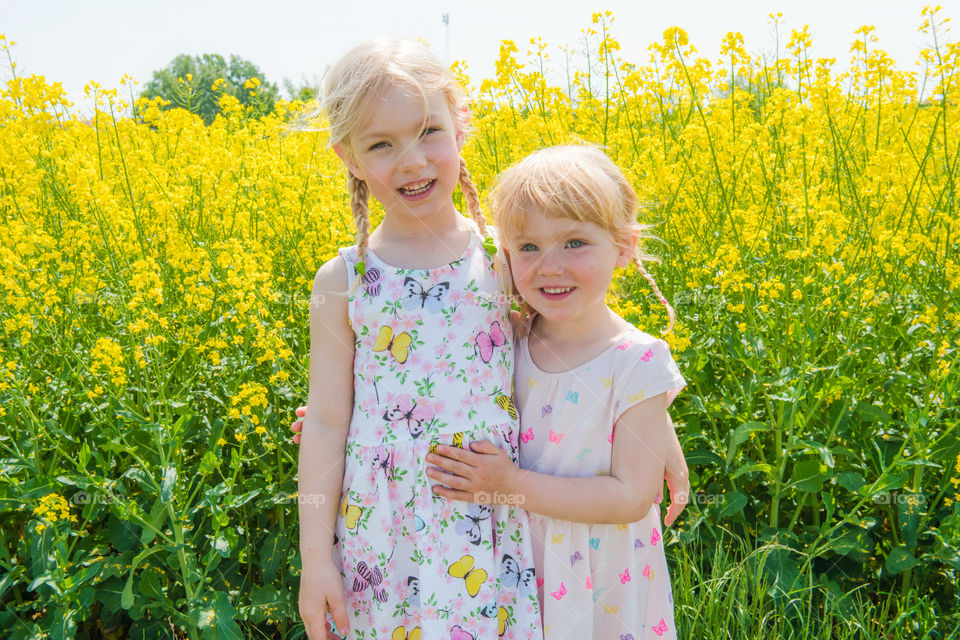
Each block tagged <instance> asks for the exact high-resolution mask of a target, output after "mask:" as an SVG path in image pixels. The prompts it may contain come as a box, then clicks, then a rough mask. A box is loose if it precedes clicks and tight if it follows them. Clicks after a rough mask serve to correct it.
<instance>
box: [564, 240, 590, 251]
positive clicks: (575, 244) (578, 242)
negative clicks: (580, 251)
mask: <svg viewBox="0 0 960 640" xmlns="http://www.w3.org/2000/svg"><path fill="white" fill-rule="evenodd" d="M586 244H587V243H586V242H584V241H583V240H571V241H570V242H568V243H567V246H568V247H570V248H571V249H576V248H578V247H582V246H584V245H586Z"/></svg>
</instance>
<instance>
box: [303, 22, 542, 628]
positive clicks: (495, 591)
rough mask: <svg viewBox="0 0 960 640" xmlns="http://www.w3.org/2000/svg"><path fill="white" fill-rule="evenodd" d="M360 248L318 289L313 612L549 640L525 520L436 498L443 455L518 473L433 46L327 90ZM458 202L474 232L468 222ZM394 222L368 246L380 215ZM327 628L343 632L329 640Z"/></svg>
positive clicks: (307, 436) (496, 330)
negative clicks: (479, 444)
mask: <svg viewBox="0 0 960 640" xmlns="http://www.w3.org/2000/svg"><path fill="white" fill-rule="evenodd" d="M322 109H323V111H324V113H325V114H326V116H327V119H328V122H329V133H330V140H331V143H332V144H333V148H334V150H335V151H336V153H337V155H338V156H339V157H340V159H341V160H342V161H343V163H344V164H345V165H346V167H347V169H348V187H349V190H350V194H351V197H352V201H351V202H352V209H353V215H354V219H355V221H356V226H357V244H356V246H352V247H347V248H344V249H341V250H340V252H339V256H338V257H336V258H334V259H332V260H330V261H329V262H328V263H326V264H325V265H323V267H321V269H320V270H319V271H318V272H317V276H316V279H315V281H314V287H313V295H312V297H311V305H310V343H311V344H310V385H309V402H308V409H307V412H306V416H305V418H304V421H303V428H302V434H301V438H302V439H301V449H300V460H299V469H298V473H299V503H300V504H299V507H300V548H301V556H302V562H303V573H302V576H301V582H300V613H301V616H302V617H303V620H304V623H305V625H306V630H307V634H308V635H309V637H311V638H320V637H323V636H324V619H325V614H326V613H327V612H328V611H329V612H331V613H332V617H333V620H334V622H335V625H336V630H337V631H338V632H339V633H340V634H343V635H346V636H347V637H350V638H365V639H368V638H394V639H400V640H403V639H406V638H410V639H413V638H421V637H423V638H431V639H432V638H443V639H444V640H446V639H447V638H450V639H451V640H471V639H473V638H496V637H507V638H540V637H542V632H541V629H540V612H539V607H538V602H537V594H536V590H535V589H533V588H528V587H527V586H526V585H524V584H518V583H517V582H516V581H512V582H511V581H510V580H506V579H505V577H504V576H502V575H501V567H503V566H507V565H509V566H515V567H517V570H518V571H532V567H533V557H532V550H531V545H530V541H529V522H528V520H527V517H526V513H525V512H524V511H522V510H520V509H516V508H514V507H512V506H506V505H503V506H498V505H494V506H490V505H477V504H465V503H454V502H452V501H448V500H446V499H444V498H442V497H440V496H436V495H434V494H432V493H431V491H430V488H429V484H428V481H427V477H426V475H425V473H424V472H425V466H426V465H425V456H426V455H427V452H428V451H429V450H430V448H431V447H435V446H436V445H437V444H439V443H443V444H451V445H452V444H457V445H458V446H463V445H469V443H471V442H472V441H474V440H492V441H493V442H496V443H498V444H500V445H501V446H503V447H506V448H510V451H511V454H510V455H513V456H514V457H516V455H517V450H516V445H515V444H513V446H512V448H511V444H512V443H516V442H517V431H516V429H517V422H516V411H515V410H514V408H513V405H512V402H508V401H509V394H510V387H511V381H512V375H513V351H512V348H511V346H512V338H513V336H512V331H511V326H510V315H509V313H510V309H509V303H508V301H507V296H505V295H503V294H502V293H501V289H500V287H499V286H498V282H499V279H498V274H497V272H496V270H495V269H494V262H493V258H492V254H493V253H494V252H493V251H491V250H489V249H488V248H487V247H486V246H485V244H486V243H485V241H484V237H483V236H485V235H487V232H486V228H485V224H484V220H483V216H482V215H481V213H480V209H479V206H478V201H477V195H476V189H475V188H474V187H473V185H472V183H471V182H470V177H469V175H468V174H467V171H466V168H465V166H464V163H463V160H462V159H461V158H460V149H461V147H462V146H463V142H464V137H465V135H466V126H467V109H466V106H465V104H464V100H463V97H462V95H461V93H460V91H459V88H458V87H457V85H456V84H455V82H454V81H453V80H452V78H451V77H450V75H449V73H448V71H447V70H446V69H445V68H444V67H443V65H442V64H441V63H440V62H439V61H438V60H437V59H436V58H435V57H433V56H432V55H431V54H430V53H429V51H428V50H427V49H426V48H425V47H424V46H422V45H419V44H416V43H413V42H400V41H372V42H367V43H365V44H362V45H360V46H358V47H356V48H354V49H353V50H351V51H350V52H348V53H347V54H346V55H345V56H344V57H343V58H342V59H341V60H340V61H339V62H338V63H337V64H335V65H334V66H333V67H332V68H331V69H330V70H329V71H328V73H327V75H326V77H325V80H324V87H323V98H322ZM458 183H459V185H460V187H461V189H462V191H463V193H464V195H465V196H466V200H467V203H468V209H469V211H470V215H471V217H472V219H473V222H471V221H469V220H468V219H466V218H464V217H463V216H461V215H460V214H459V213H458V212H457V210H456V209H455V208H454V204H453V201H452V198H451V196H452V193H453V190H454V188H455V187H456V185H457V184H458ZM368 195H373V196H374V197H375V198H377V200H379V201H380V202H381V203H382V204H383V207H384V210H385V215H384V219H383V222H382V224H380V225H379V226H378V227H377V228H376V229H375V230H374V231H373V232H372V233H371V232H369V221H368V210H367V199H368ZM328 629H329V627H328Z"/></svg>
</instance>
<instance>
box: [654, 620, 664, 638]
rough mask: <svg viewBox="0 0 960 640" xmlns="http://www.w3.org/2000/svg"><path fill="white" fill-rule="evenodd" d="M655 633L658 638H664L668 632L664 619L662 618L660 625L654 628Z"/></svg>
mask: <svg viewBox="0 0 960 640" xmlns="http://www.w3.org/2000/svg"><path fill="white" fill-rule="evenodd" d="M653 632H654V633H655V634H657V635H658V636H662V635H663V634H665V633H666V632H667V621H666V620H664V619H663V618H660V624H658V625H657V626H655V627H654V628H653Z"/></svg>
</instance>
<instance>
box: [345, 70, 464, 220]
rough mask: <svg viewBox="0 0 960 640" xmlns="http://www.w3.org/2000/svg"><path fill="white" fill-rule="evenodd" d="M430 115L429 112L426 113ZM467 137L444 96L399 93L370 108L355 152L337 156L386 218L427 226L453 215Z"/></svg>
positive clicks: (389, 94) (358, 133) (356, 134)
mask: <svg viewBox="0 0 960 640" xmlns="http://www.w3.org/2000/svg"><path fill="white" fill-rule="evenodd" d="M425 109H426V110H425ZM463 140H464V132H463V131H462V130H461V129H460V127H459V126H458V125H457V124H456V122H455V121H454V119H453V115H452V114H451V112H450V107H449V106H448V104H447V102H446V100H445V99H444V98H443V96H442V95H440V94H434V95H427V97H426V102H424V99H423V98H422V97H421V96H420V95H419V94H416V93H414V92H412V91H411V90H409V89H406V88H403V87H396V88H393V89H390V90H389V91H387V92H386V93H385V94H384V95H382V96H381V97H380V98H379V99H374V100H373V101H372V102H371V107H370V114H369V116H368V118H367V119H366V121H365V122H364V123H363V124H362V125H361V126H360V127H358V129H357V130H356V131H355V132H354V135H353V136H352V140H351V144H350V148H349V149H347V148H346V147H345V146H344V145H342V144H338V145H334V150H335V151H336V152H337V155H338V156H340V159H341V160H343V162H344V163H345V164H346V165H347V167H348V168H349V169H350V171H351V172H352V173H353V174H354V175H355V176H356V177H357V178H359V179H361V180H364V181H366V183H367V185H368V187H369V188H370V192H371V193H372V194H373V196H374V197H375V198H376V199H377V200H379V201H380V202H381V204H383V206H384V209H385V210H386V212H387V214H388V215H390V216H394V217H400V218H404V217H410V218H416V219H421V220H423V221H428V220H430V219H431V217H432V216H436V215H437V214H439V213H450V212H451V211H452V210H453V200H452V199H451V196H452V194H453V189H454V187H456V185H457V181H458V179H459V176H460V149H461V148H462V147H463Z"/></svg>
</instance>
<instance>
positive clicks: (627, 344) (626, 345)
mask: <svg viewBox="0 0 960 640" xmlns="http://www.w3.org/2000/svg"><path fill="white" fill-rule="evenodd" d="M631 346H633V340H626V341H624V342H621V343H620V344H618V345H617V349H620V351H626V350H627V349H628V348H629V347H631Z"/></svg>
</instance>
